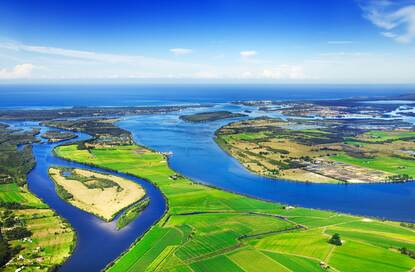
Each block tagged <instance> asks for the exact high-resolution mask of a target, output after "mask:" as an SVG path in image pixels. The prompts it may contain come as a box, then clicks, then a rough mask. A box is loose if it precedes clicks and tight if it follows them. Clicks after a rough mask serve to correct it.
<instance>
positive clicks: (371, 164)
mask: <svg viewBox="0 0 415 272" xmlns="http://www.w3.org/2000/svg"><path fill="white" fill-rule="evenodd" d="M330 159H332V160H335V161H339V162H344V163H348V164H353V165H357V166H362V167H366V168H372V169H376V170H381V171H386V172H389V173H394V174H398V175H401V174H407V175H409V176H411V177H415V161H414V160H407V159H403V158H399V157H392V156H376V157H374V158H356V157H352V156H350V155H347V154H344V153H341V154H337V155H334V156H331V157H330Z"/></svg>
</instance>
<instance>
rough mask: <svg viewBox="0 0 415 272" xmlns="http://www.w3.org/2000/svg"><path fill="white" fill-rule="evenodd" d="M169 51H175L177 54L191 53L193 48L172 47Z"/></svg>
mask: <svg viewBox="0 0 415 272" xmlns="http://www.w3.org/2000/svg"><path fill="white" fill-rule="evenodd" d="M169 51H170V52H171V53H173V54H174V55H175V56H184V55H189V54H191V53H192V52H193V50H192V49H188V48H172V49H170V50H169Z"/></svg>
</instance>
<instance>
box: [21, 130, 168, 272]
mask: <svg viewBox="0 0 415 272" xmlns="http://www.w3.org/2000/svg"><path fill="white" fill-rule="evenodd" d="M42 130H46V128H44V127H42ZM77 134H78V136H79V137H78V138H76V139H74V140H70V141H66V142H73V141H80V140H86V139H87V138H88V136H87V135H86V134H83V133H77ZM66 142H65V143H66ZM62 143H64V142H61V143H59V144H62ZM59 144H50V143H46V142H45V141H43V142H42V143H38V144H33V154H34V156H35V159H36V166H35V168H33V170H32V171H31V172H30V173H29V174H28V186H29V190H30V191H31V192H33V193H34V194H36V195H37V196H38V197H40V198H41V199H42V200H43V201H44V202H46V203H47V204H48V205H49V206H50V207H51V208H52V209H54V210H55V211H56V212H57V213H58V214H59V215H60V216H62V217H63V218H65V219H66V220H67V221H68V222H69V223H70V224H71V225H72V227H73V228H74V229H75V231H76V237H77V244H76V247H75V249H74V251H73V253H72V255H71V257H70V258H69V259H68V260H67V261H66V262H65V263H64V264H63V265H62V267H61V268H60V271H100V270H102V269H103V268H105V266H106V265H108V264H109V263H110V262H112V261H113V260H115V259H116V258H117V257H118V256H119V255H121V254H122V253H123V252H124V251H125V250H127V249H128V247H129V246H130V245H131V244H132V243H133V242H134V241H135V240H136V239H137V238H139V237H140V236H142V235H143V234H144V233H145V232H146V231H147V230H148V229H149V228H150V227H151V226H152V225H154V223H155V222H157V221H158V220H159V219H160V218H161V217H162V216H163V214H164V212H165V210H166V208H167V207H166V202H165V199H164V197H163V195H162V194H161V192H160V191H159V189H158V188H157V187H155V186H154V185H153V184H151V183H149V182H147V181H145V180H142V179H139V178H136V177H133V176H130V175H126V174H121V173H116V172H113V171H108V170H103V169H100V168H97V167H92V166H89V165H84V164H80V163H75V162H71V161H66V160H64V159H60V158H57V157H56V156H54V154H53V149H54V148H55V147H56V146H57V145H59ZM50 166H62V167H72V168H82V169H87V170H92V171H97V172H100V173H104V174H111V175H116V176H119V177H123V178H127V179H130V180H132V181H134V182H137V183H139V184H140V185H141V186H142V187H143V188H144V189H145V191H146V193H147V196H148V197H149V198H150V204H149V205H148V206H147V208H146V209H145V210H144V211H143V212H142V213H141V214H140V215H139V216H138V217H137V218H136V219H135V220H134V221H133V222H131V223H130V224H129V225H128V226H127V227H125V228H123V229H121V230H117V228H116V226H115V220H116V218H118V217H119V216H120V214H121V213H119V214H118V215H117V216H116V218H115V220H113V221H111V222H105V221H102V220H101V219H98V218H97V217H95V216H94V215H91V214H89V213H87V212H84V211H82V210H80V209H78V208H76V207H74V206H72V205H70V204H68V203H67V202H65V201H64V200H62V199H61V198H59V196H57V194H56V191H55V187H54V183H53V182H52V181H51V180H50V178H49V176H48V168H49V167H50Z"/></svg>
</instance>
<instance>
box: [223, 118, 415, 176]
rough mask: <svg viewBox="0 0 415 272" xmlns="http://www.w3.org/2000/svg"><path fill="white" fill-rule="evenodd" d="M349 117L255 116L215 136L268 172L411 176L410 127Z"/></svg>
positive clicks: (414, 165) (414, 145)
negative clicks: (322, 118) (358, 122)
mask: <svg viewBox="0 0 415 272" xmlns="http://www.w3.org/2000/svg"><path fill="white" fill-rule="evenodd" d="M375 122H376V123H375ZM379 122H381V123H379ZM354 123H356V121H354V120H347V119H338V120H313V119H311V120H310V119H309V120H306V119H289V120H287V121H285V120H281V119H271V118H258V119H252V120H247V121H240V122H235V123H231V124H228V125H226V126H224V127H222V128H220V129H219V130H218V131H217V132H216V138H215V140H216V142H217V143H218V144H219V145H220V146H221V147H222V148H223V149H224V150H225V151H227V152H228V153H229V154H230V155H231V156H233V157H235V158H236V159H238V160H239V161H240V162H241V163H242V164H243V165H244V166H245V167H246V168H247V169H249V170H250V171H252V172H254V173H257V174H260V175H264V176H268V177H273V178H280V179H286V180H293V181H303V182H315V183H376V182H405V181H410V180H412V179H413V178H414V177H415V142H414V139H415V131H413V130H412V129H411V128H406V127H404V126H398V127H396V126H394V125H393V121H373V120H366V121H365V122H362V123H361V124H359V126H356V127H352V125H353V124H354ZM404 125H405V124H404Z"/></svg>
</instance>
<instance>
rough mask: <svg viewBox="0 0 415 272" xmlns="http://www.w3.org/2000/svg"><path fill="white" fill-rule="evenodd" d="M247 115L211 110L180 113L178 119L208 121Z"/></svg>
mask: <svg viewBox="0 0 415 272" xmlns="http://www.w3.org/2000/svg"><path fill="white" fill-rule="evenodd" d="M244 116H247V115H246V114H242V113H233V112H230V111H211V112H200V113H195V114H190V115H182V116H180V119H182V120H184V121H187V122H195V123H197V122H209V121H217V120H221V119H228V118H237V117H244Z"/></svg>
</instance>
